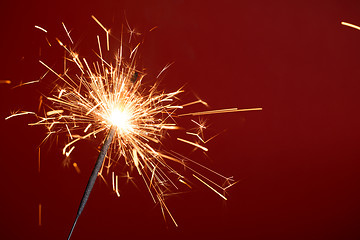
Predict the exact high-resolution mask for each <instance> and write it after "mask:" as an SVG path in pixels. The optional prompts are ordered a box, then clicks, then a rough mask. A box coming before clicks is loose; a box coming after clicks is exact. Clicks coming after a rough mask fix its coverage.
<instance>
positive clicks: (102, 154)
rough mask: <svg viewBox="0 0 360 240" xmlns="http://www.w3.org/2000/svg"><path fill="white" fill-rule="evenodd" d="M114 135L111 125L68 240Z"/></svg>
mask: <svg viewBox="0 0 360 240" xmlns="http://www.w3.org/2000/svg"><path fill="white" fill-rule="evenodd" d="M114 135H115V127H114V126H112V127H111V128H110V130H109V133H108V135H107V137H106V139H105V141H104V144H103V146H102V147H101V150H100V153H99V156H98V158H97V160H96V163H95V166H94V169H93V171H92V173H91V175H90V178H89V181H88V183H87V185H86V188H85V191H84V194H83V197H82V199H81V202H80V205H79V209H78V211H77V214H76V218H75V221H74V223H73V226H72V228H71V231H70V233H69V236H68V238H67V239H68V240H70V238H71V235H72V233H73V231H74V228H75V225H76V223H77V221H78V219H79V217H80V215H81V213H82V211H83V210H84V207H85V205H86V202H87V200H88V199H89V196H90V193H91V191H92V188H93V187H94V184H95V181H96V178H97V176H98V173H99V171H100V169H101V166H102V164H103V162H104V159H105V157H106V153H107V151H108V149H109V147H110V145H111V142H112V139H113V138H114Z"/></svg>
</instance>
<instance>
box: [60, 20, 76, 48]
mask: <svg viewBox="0 0 360 240" xmlns="http://www.w3.org/2000/svg"><path fill="white" fill-rule="evenodd" d="M62 25H63V27H64V29H65V32H66V34H67V36H68V37H69V39H70V41H71V43H72V44H74V42H73V40H72V39H71V37H70V32H69V31H68V30H67V28H66V26H65V23H63V22H62Z"/></svg>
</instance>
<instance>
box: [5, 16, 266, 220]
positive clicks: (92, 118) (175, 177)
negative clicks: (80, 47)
mask: <svg viewBox="0 0 360 240" xmlns="http://www.w3.org/2000/svg"><path fill="white" fill-rule="evenodd" d="M93 19H94V20H95V21H96V22H97V23H98V24H99V26H101V28H102V29H103V30H104V31H105V33H106V39H107V40H106V46H107V47H106V49H107V51H109V44H110V40H109V39H110V37H111V35H110V30H109V29H107V28H105V27H104V26H103V25H102V24H101V23H100V22H99V21H98V20H97V19H96V18H95V17H93ZM62 24H63V27H64V29H65V31H66V34H67V38H68V39H69V40H70V42H71V43H69V45H66V44H64V43H63V42H61V41H60V40H59V39H57V42H58V43H59V44H60V46H61V47H63V48H64V49H65V51H66V54H67V55H66V58H65V63H66V67H65V70H64V72H63V73H61V74H59V73H57V72H56V71H55V70H53V68H51V67H49V66H48V65H47V64H45V63H44V62H42V61H40V63H41V64H42V65H44V66H45V67H46V68H47V69H48V70H49V71H50V72H52V73H54V74H55V75H56V76H57V77H58V79H60V80H61V83H60V84H57V85H56V87H55V92H54V94H52V95H51V96H48V97H46V99H47V100H48V108H50V109H49V110H48V111H47V112H46V114H45V116H43V117H41V116H38V118H39V121H38V122H36V123H33V124H32V125H44V126H46V128H47V129H48V135H47V137H46V138H45V139H47V138H48V137H49V136H51V135H58V134H64V133H65V134H66V135H67V136H68V139H69V141H68V142H67V143H66V144H65V146H64V148H63V154H64V155H66V156H69V155H70V154H71V152H72V151H73V150H74V148H75V145H76V143H77V142H78V141H80V140H83V139H91V138H95V137H96V136H97V135H99V134H101V133H106V132H108V131H109V129H110V128H112V127H115V128H116V133H115V137H114V141H113V143H112V147H111V149H112V151H111V152H110V154H108V157H107V158H106V160H105V162H104V165H103V168H102V170H101V171H100V173H99V174H100V176H103V169H104V168H106V169H107V170H108V173H109V171H110V170H111V169H113V168H112V166H113V165H115V164H118V163H119V164H126V166H127V169H128V170H126V171H125V174H126V176H127V178H128V179H130V175H131V174H134V173H133V172H132V171H131V170H132V169H134V170H135V169H136V171H135V172H138V174H139V175H140V176H141V177H142V178H143V180H144V182H145V184H146V187H147V189H148V190H149V192H150V195H151V197H152V199H153V200H154V202H156V203H159V205H160V207H161V210H162V213H163V215H164V218H166V215H168V216H169V217H170V218H171V219H172V221H173V222H174V224H175V225H177V224H176V222H175V219H174V218H173V217H172V215H171V213H170V211H169V210H168V208H167V207H166V205H165V199H166V197H167V196H168V195H169V194H170V193H171V192H174V191H176V190H178V189H179V187H178V185H179V184H184V186H185V187H189V188H192V187H191V180H189V179H188V178H186V177H185V176H184V175H183V174H181V173H180V172H179V171H177V170H175V169H174V164H172V162H173V163H176V164H180V165H181V166H183V168H182V169H187V170H188V171H190V172H191V175H190V176H191V177H193V180H196V181H199V182H200V183H202V184H204V185H205V186H207V187H208V188H209V189H211V190H212V191H214V192H215V193H217V194H218V195H219V196H221V197H222V198H223V199H225V200H226V190H227V188H229V187H230V186H232V185H233V184H234V181H233V179H232V178H231V177H225V176H222V175H220V174H219V173H217V172H215V171H213V170H211V169H208V168H206V167H205V166H202V165H200V164H199V163H197V162H195V161H193V160H191V159H189V158H187V157H185V156H183V155H181V154H179V153H176V152H174V151H172V150H166V149H164V148H163V142H162V141H163V140H164V139H167V135H168V133H170V132H171V131H174V130H180V131H183V135H184V138H179V137H177V138H176V139H177V140H178V141H179V142H181V144H190V145H191V146H194V147H195V148H197V149H199V150H201V151H207V150H208V149H207V147H206V146H205V144H206V142H207V141H208V140H209V139H208V140H206V139H203V130H204V129H205V128H206V127H205V126H204V125H203V123H201V122H199V121H198V120H197V119H192V117H194V116H200V115H207V114H218V113H227V112H238V111H251V110H261V108H250V109H237V108H228V109H220V110H207V111H198V112H194V113H189V112H186V111H185V108H186V107H188V106H189V105H194V104H200V105H205V106H207V104H206V102H204V101H203V100H200V99H198V100H195V101H192V102H189V103H185V104H181V101H180V96H179V95H180V94H181V93H182V92H183V90H181V89H179V90H177V91H175V92H164V91H160V90H159V89H158V83H157V82H156V81H155V82H154V83H152V84H144V83H143V79H144V78H143V77H144V76H145V73H144V72H142V71H140V70H138V69H137V68H136V65H135V63H136V53H137V51H138V49H139V46H140V44H137V45H136V47H134V48H133V49H131V50H130V51H129V53H126V54H125V53H124V50H123V41H122V40H121V41H118V42H120V44H119V45H120V48H119V50H118V52H117V53H116V57H115V61H112V60H111V61H108V60H107V59H105V58H104V57H103V54H102V51H103V49H102V45H101V43H100V37H99V36H97V41H98V46H99V49H98V51H97V54H96V55H97V57H98V61H95V62H92V63H90V62H89V63H88V62H87V60H86V59H85V58H82V57H80V56H79V54H77V53H76V52H75V51H73V50H72V48H71V46H72V42H73V40H72V39H71V37H70V33H69V31H68V30H67V28H66V27H65V24H64V23H62ZM35 27H36V28H37V29H39V30H41V31H43V32H45V33H47V30H45V29H43V28H41V27H39V26H35ZM128 28H129V32H132V31H133V30H131V29H130V27H129V25H128ZM46 39H47V38H46ZM121 39H122V37H121ZM133 40H134V39H133ZM47 41H48V40H47ZM130 41H131V38H130V39H129V42H130ZM48 42H49V41H48ZM49 45H50V46H51V44H50V43H49ZM125 55H126V56H125ZM167 67H168V66H166V67H165V69H166V68H167ZM70 69H71V70H70ZM161 73H162V71H161V72H160V74H161ZM178 112H180V114H179V113H178ZM29 113H30V114H34V113H32V112H20V113H14V114H13V115H11V116H10V117H12V116H17V115H23V114H29ZM10 117H9V118H10ZM177 118H187V119H188V121H189V123H193V125H194V127H195V130H194V129H193V130H186V129H184V128H182V127H180V126H179V125H178V124H177V121H176V119H177ZM74 164H76V163H74ZM74 166H75V165H74ZM76 166H77V165H76ZM199 169H200V170H201V171H199ZM135 174H136V173H135ZM111 175H112V185H113V190H114V192H116V194H117V195H118V196H120V193H119V184H118V182H119V177H118V176H120V175H118V173H116V172H114V171H112V173H111ZM212 175H213V176H215V178H217V179H220V181H215V180H212V178H211V176H212Z"/></svg>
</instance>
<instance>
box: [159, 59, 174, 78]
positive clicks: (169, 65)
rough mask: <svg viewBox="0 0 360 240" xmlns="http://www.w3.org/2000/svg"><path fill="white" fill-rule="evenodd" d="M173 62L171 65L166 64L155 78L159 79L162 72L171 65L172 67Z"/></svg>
mask: <svg viewBox="0 0 360 240" xmlns="http://www.w3.org/2000/svg"><path fill="white" fill-rule="evenodd" d="M174 63H175V62H172V63H169V64H167V65H166V66H165V67H164V68H163V69H162V70H161V71H160V73H159V74H158V75H157V76H156V78H159V77H160V75H161V74H162V73H163V72H164V71H166V69H168V68H169V67H170V66H171V65H173V64H174Z"/></svg>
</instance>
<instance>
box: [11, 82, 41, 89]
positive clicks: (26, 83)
mask: <svg viewBox="0 0 360 240" xmlns="http://www.w3.org/2000/svg"><path fill="white" fill-rule="evenodd" d="M38 82H40V80H34V81H30V82H25V83H20V84H19V85H16V86H14V87H12V89H14V88H18V87H21V86H24V85H28V84H33V83H38Z"/></svg>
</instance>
